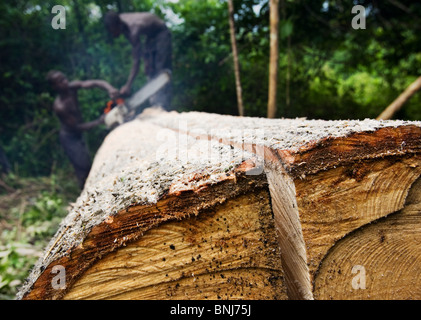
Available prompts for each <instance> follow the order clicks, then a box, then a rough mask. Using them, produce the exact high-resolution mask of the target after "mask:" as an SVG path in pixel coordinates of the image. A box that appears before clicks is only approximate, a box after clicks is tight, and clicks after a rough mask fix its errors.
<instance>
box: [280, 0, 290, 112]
mask: <svg viewBox="0 0 421 320" xmlns="http://www.w3.org/2000/svg"><path fill="white" fill-rule="evenodd" d="M281 10H282V19H283V20H284V21H286V19H287V13H286V3H285V0H281ZM285 80H286V81H285V82H286V83H285V107H286V110H290V107H291V89H290V88H291V35H290V34H289V35H288V36H287V68H286V75H285Z"/></svg>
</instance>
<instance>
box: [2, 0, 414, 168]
mask: <svg viewBox="0 0 421 320" xmlns="http://www.w3.org/2000/svg"><path fill="white" fill-rule="evenodd" d="M268 2H269V1H268V0H235V1H234V8H235V22H236V35H237V42H238V48H239V60H240V67H241V82H242V87H243V95H244V97H243V101H244V104H245V113H246V115H248V116H266V107H267V91H268V54H269V26H268V21H269V5H268ZM357 3H358V4H361V5H363V6H364V7H366V8H367V12H368V15H367V23H366V25H367V29H366V30H353V29H352V28H351V20H352V17H353V16H352V14H351V8H352V6H353V5H354V4H357ZM399 3H400V6H399V7H397V6H396V2H389V1H385V2H378V1H376V2H375V1H370V0H360V1H357V2H355V1H354V2H349V1H341V0H334V1H333V0H330V1H325V0H316V1H301V0H300V1H290V0H283V1H281V8H280V17H281V21H280V23H279V32H280V59H279V71H280V72H279V83H278V88H279V90H278V116H280V117H281V116H284V117H296V116H306V117H309V118H312V117H317V118H323V119H332V118H335V119H338V118H366V117H375V116H376V115H378V114H379V113H380V112H381V111H382V110H383V109H384V108H385V107H386V106H387V105H388V104H389V103H390V102H391V101H393V99H394V98H395V97H396V96H397V95H398V94H399V93H400V92H402V91H403V90H404V89H405V88H406V86H407V85H408V84H409V83H410V82H411V81H412V80H413V79H415V78H416V77H418V76H419V75H420V73H421V44H420V42H419V41H418V40H419V39H418V34H419V29H420V27H419V24H418V20H417V17H418V16H420V15H421V5H420V4H419V3H416V2H413V1H408V0H400V2H399ZM61 4H62V5H64V6H65V7H66V9H67V12H66V19H67V26H66V29H65V30H54V29H52V28H51V25H50V23H51V18H52V17H53V14H51V8H52V5H53V4H52V3H50V2H47V1H22V0H15V1H11V0H9V1H2V2H1V3H0V12H1V14H2V18H1V19H0V39H1V40H0V60H1V61H2V63H1V64H0V85H1V88H2V94H1V95H0V103H1V105H2V108H0V143H1V145H2V146H3V149H5V151H6V154H7V155H8V157H9V160H10V162H11V164H12V167H13V169H14V170H15V172H16V173H17V174H19V175H26V176H30V175H49V174H50V173H51V172H52V170H53V168H65V169H68V170H70V166H69V163H68V161H67V159H66V157H65V156H64V155H63V151H62V150H61V147H60V145H59V143H58V139H57V132H58V131H56V130H58V122H57V120H56V118H55V116H54V114H53V113H52V110H51V104H52V101H53V99H54V92H52V91H51V89H50V88H49V87H48V85H47V84H46V82H45V79H44V77H45V74H46V73H47V72H48V71H49V70H50V69H53V68H55V69H60V70H62V71H63V72H64V73H66V74H67V75H68V77H69V79H71V80H72V79H94V78H99V79H104V80H107V81H109V82H110V83H111V84H113V85H114V86H116V87H120V86H121V85H123V84H124V83H125V81H126V79H127V75H128V72H129V70H130V67H131V57H130V55H131V47H130V45H129V43H128V42H127V40H126V39H124V38H123V37H120V38H118V39H115V40H114V41H111V39H110V37H109V35H108V34H107V33H106V31H105V28H104V26H103V22H102V19H101V17H102V15H103V14H104V13H105V12H106V11H107V10H108V9H114V10H117V11H120V12H133V11H151V12H154V13H156V14H157V15H159V16H160V17H162V18H163V19H165V20H166V21H168V25H169V26H170V27H171V31H172V33H173V85H174V86H173V88H174V90H173V92H174V98H173V108H174V109H177V110H180V111H183V110H200V111H207V112H217V113H223V114H236V113H237V108H236V92H235V81H234V73H233V64H232V53H231V43H230V37H229V27H228V9H227V3H226V1H224V0H201V1H197V0H178V1H166V0H159V1H153V0H132V1H129V0H120V1H109V0H98V1H80V0H64V1H62V2H61ZM141 68H142V67H141ZM287 75H289V76H287ZM145 81H146V78H145V76H144V74H143V73H142V72H140V73H139V76H138V78H137V80H136V82H135V85H134V87H135V88H138V87H141V86H142V84H144V83H145ZM288 92H289V93H288ZM79 99H80V105H81V108H82V111H83V115H84V118H85V120H86V121H90V120H93V119H95V118H97V117H98V116H99V115H100V113H101V112H102V110H103V108H104V107H105V103H106V101H107V100H108V97H107V95H106V94H105V93H104V92H102V91H101V90H86V91H81V92H80V97H79ZM288 99H289V100H290V103H289V104H287V100H288ZM419 100H420V98H419V97H418V96H414V97H413V98H412V99H411V101H409V102H408V104H407V105H406V106H405V108H404V109H403V110H402V111H401V112H400V114H399V115H398V116H399V117H400V118H404V119H419V118H420V111H419V109H420V108H419ZM106 133H107V132H106V130H104V128H98V129H95V130H93V131H91V132H89V133H88V134H87V135H86V137H87V141H88V144H89V147H90V150H91V152H92V154H94V153H95V151H96V149H97V148H98V146H99V145H100V144H101V142H102V139H103V138H104V136H105V135H106Z"/></svg>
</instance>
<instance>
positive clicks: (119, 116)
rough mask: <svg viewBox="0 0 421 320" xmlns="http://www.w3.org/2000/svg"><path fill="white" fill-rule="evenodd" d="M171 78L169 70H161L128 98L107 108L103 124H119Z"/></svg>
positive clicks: (109, 125) (109, 126)
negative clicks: (109, 108)
mask: <svg viewBox="0 0 421 320" xmlns="http://www.w3.org/2000/svg"><path fill="white" fill-rule="evenodd" d="M170 80H171V71H170V70H163V71H161V73H159V74H158V75H157V76H156V77H155V78H153V79H151V80H150V81H149V82H148V83H147V84H146V85H144V86H143V87H142V88H141V89H140V90H139V91H137V92H136V93H135V94H133V95H132V96H131V97H130V98H129V99H127V100H126V101H124V103H120V104H118V105H117V106H115V107H114V108H112V109H111V110H107V111H108V112H107V114H106V115H105V120H104V121H105V125H106V126H107V127H108V128H112V127H114V126H116V125H120V124H122V123H124V122H126V121H127V119H128V118H131V117H132V116H133V115H134V113H135V111H136V109H137V108H138V107H140V106H141V105H142V104H143V103H144V102H146V101H147V100H148V99H149V98H150V97H152V96H153V95H154V94H155V93H157V92H158V91H159V90H160V89H162V88H163V87H164V86H165V85H166V84H167V83H168V82H169V81H170Z"/></svg>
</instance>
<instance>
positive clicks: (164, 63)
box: [143, 29, 172, 110]
mask: <svg viewBox="0 0 421 320" xmlns="http://www.w3.org/2000/svg"><path fill="white" fill-rule="evenodd" d="M143 61H144V64H145V73H146V75H147V76H148V78H153V77H154V76H156V75H157V74H158V73H159V72H161V71H162V70H164V69H168V70H172V39H171V32H170V30H168V29H166V30H164V31H161V32H160V33H158V34H157V35H156V36H155V37H149V38H148V39H147V40H146V43H145V49H144V51H143ZM171 97H172V86H171V83H169V84H168V85H166V86H165V87H164V88H162V89H161V90H160V91H159V92H158V93H156V94H155V95H154V96H153V97H151V99H150V104H151V105H160V106H161V107H163V108H164V109H166V110H169V108H170V105H171Z"/></svg>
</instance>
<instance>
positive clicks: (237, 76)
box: [228, 0, 244, 117]
mask: <svg viewBox="0 0 421 320" xmlns="http://www.w3.org/2000/svg"><path fill="white" fill-rule="evenodd" d="M228 16H229V25H230V35H231V47H232V56H233V60H234V73H235V88H236V92H237V107H238V115H239V116H241V117H242V116H244V105H243V90H242V88H241V78H240V64H239V62H238V50H237V40H236V39H235V22H234V4H233V2H232V0H228Z"/></svg>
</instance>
